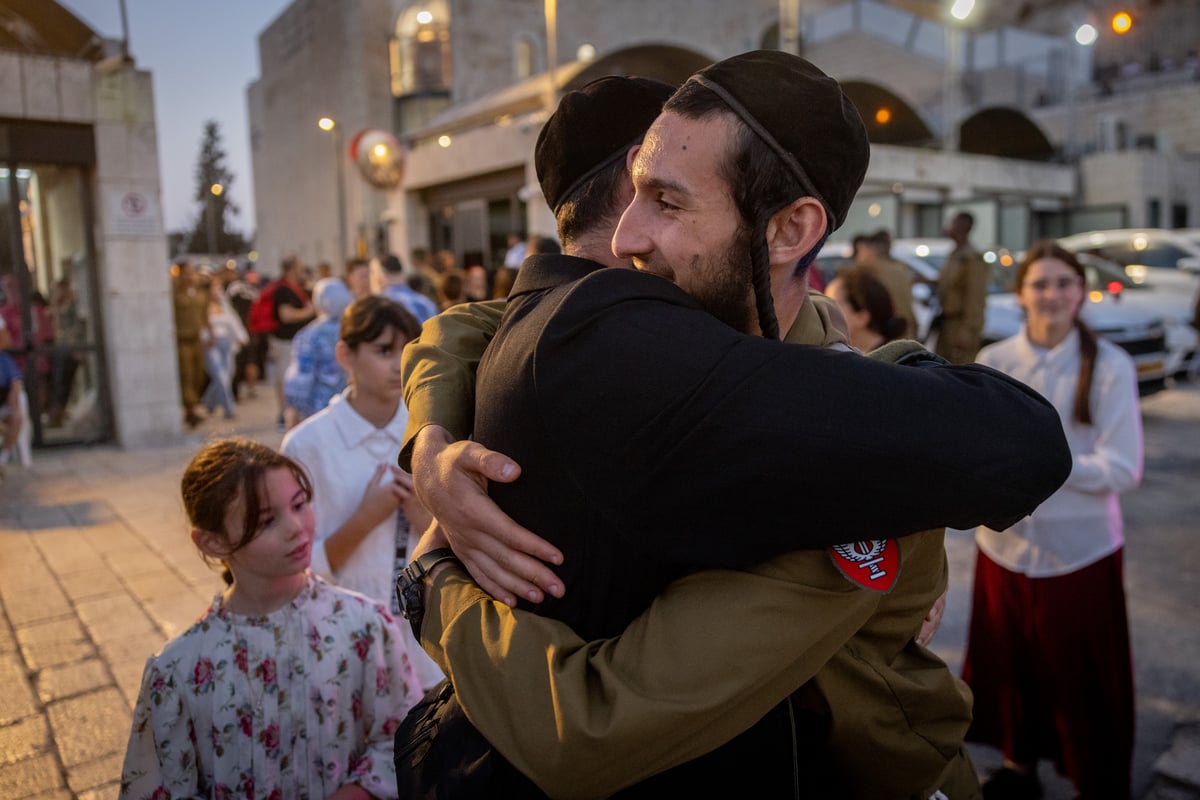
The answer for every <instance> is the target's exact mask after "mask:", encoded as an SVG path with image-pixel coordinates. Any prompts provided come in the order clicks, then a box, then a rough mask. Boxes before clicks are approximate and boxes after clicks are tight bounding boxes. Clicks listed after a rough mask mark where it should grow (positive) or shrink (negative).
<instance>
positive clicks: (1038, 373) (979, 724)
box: [963, 242, 1142, 800]
mask: <svg viewBox="0 0 1200 800" xmlns="http://www.w3.org/2000/svg"><path fill="white" fill-rule="evenodd" d="M1016 280H1017V283H1016V285H1017V297H1018V300H1019V301H1020V303H1021V306H1022V307H1023V308H1024V309H1025V315H1026V322H1025V326H1024V328H1023V329H1022V330H1021V332H1020V333H1018V334H1017V335H1016V336H1013V337H1011V338H1009V339H1005V340H1004V341H1002V342H998V343H996V344H994V345H991V346H990V347H986V348H984V349H983V350H982V351H981V352H980V353H979V356H978V361H979V363H981V364H986V365H988V366H991V367H994V368H996V369H998V370H1000V371H1001V372H1005V373H1007V374H1009V375H1012V376H1013V377H1015V378H1017V379H1019V380H1021V381H1023V382H1025V383H1027V384H1028V385H1030V386H1032V387H1033V388H1034V389H1037V390H1038V391H1039V392H1041V393H1042V394H1043V395H1044V396H1045V397H1046V399H1048V400H1049V401H1050V402H1051V403H1053V404H1054V406H1055V407H1056V408H1057V409H1058V412H1059V415H1060V416H1061V417H1062V424H1063V429H1064V431H1065V432H1066V435H1067V441H1068V442H1069V443H1070V446H1071V452H1072V454H1073V455H1074V459H1075V463H1074V467H1073V469H1072V470H1071V475H1070V477H1069V478H1068V479H1067V482H1066V483H1065V484H1064V485H1063V486H1062V488H1061V489H1059V490H1058V492H1056V493H1055V494H1054V495H1053V496H1051V497H1050V498H1049V499H1048V500H1047V501H1046V502H1045V503H1043V504H1042V505H1041V506H1039V507H1038V509H1037V510H1036V511H1035V512H1034V513H1033V514H1032V515H1030V516H1029V517H1026V518H1025V519H1023V520H1021V521H1020V522H1018V523H1017V524H1016V525H1014V526H1013V527H1012V528H1010V529H1009V530H1007V531H1002V532H998V531H993V530H990V529H988V528H979V530H978V531H977V532H976V535H975V541H976V544H977V545H978V547H979V551H978V554H977V558H976V566H975V591H974V599H973V607H972V611H971V625H970V633H969V638H968V642H967V653H966V658H965V662H964V665H963V679H964V680H965V681H966V682H967V683H968V684H970V686H971V689H972V690H973V691H974V693H975V713H974V722H973V723H972V725H971V729H970V731H969V732H968V734H967V739H968V740H970V741H976V742H982V743H985V744H989V745H992V746H994V747H997V748H999V749H1000V750H1002V751H1003V753H1004V767H1003V768H1002V769H1000V770H999V771H998V772H996V773H995V774H994V775H992V777H991V778H989V779H988V781H986V782H985V783H984V787H983V796H984V798H987V799H988V800H995V799H997V798H999V799H1000V800H1003V799H1004V798H1038V797H1040V796H1041V793H1042V790H1041V785H1040V783H1039V782H1038V778H1037V762H1038V760H1039V759H1042V758H1049V759H1052V760H1053V761H1054V763H1055V765H1056V766H1057V768H1058V770H1059V772H1061V773H1062V774H1064V775H1066V776H1067V777H1068V778H1070V779H1071V781H1072V782H1073V783H1074V784H1075V790H1076V793H1077V794H1078V796H1079V797H1081V798H1099V797H1104V798H1123V799H1124V800H1128V798H1129V797H1130V792H1131V787H1130V772H1131V763H1132V759H1133V726H1134V715H1133V669H1132V662H1131V658H1130V649H1129V626H1128V623H1127V621H1126V615H1125V589H1124V584H1123V579H1122V548H1123V545H1124V541H1125V539H1124V533H1123V524H1122V520H1121V508H1120V504H1119V503H1118V501H1117V494H1118V493H1119V492H1121V491H1124V490H1125V489H1129V488H1132V487H1134V486H1136V485H1137V484H1138V482H1139V481H1140V480H1141V475H1142V425H1141V415H1140V412H1139V409H1138V391H1137V372H1136V369H1135V367H1134V365H1133V362H1132V361H1131V360H1130V358H1129V356H1128V355H1126V354H1125V352H1124V351H1123V350H1121V349H1120V348H1118V347H1116V346H1115V345H1113V344H1111V343H1109V342H1107V341H1105V340H1103V339H1098V338H1097V337H1096V335H1095V334H1094V333H1092V331H1091V330H1089V329H1088V328H1087V326H1086V325H1084V324H1083V323H1082V322H1080V320H1079V310H1080V306H1081V305H1082V304H1083V300H1084V294H1085V291H1086V290H1085V287H1084V270H1083V267H1082V266H1081V265H1080V264H1079V262H1078V260H1076V258H1075V257H1074V256H1073V255H1072V254H1071V253H1069V252H1068V251H1066V250H1064V249H1062V248H1061V247H1058V246H1057V245H1055V244H1054V243H1052V242H1043V243H1039V244H1037V245H1035V246H1034V247H1033V248H1031V249H1030V251H1029V253H1028V254H1027V255H1026V257H1025V259H1024V260H1023V261H1022V262H1021V264H1020V266H1019V267H1017V279H1016Z"/></svg>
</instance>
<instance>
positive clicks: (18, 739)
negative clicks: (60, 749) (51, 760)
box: [0, 714, 54, 764]
mask: <svg viewBox="0 0 1200 800" xmlns="http://www.w3.org/2000/svg"><path fill="white" fill-rule="evenodd" d="M53 750H54V743H53V742H52V741H51V740H50V725H49V724H48V723H47V722H46V718H45V717H43V716H42V715H41V714H36V715H34V716H30V717H25V718H24V719H22V720H18V721H16V722H14V723H13V724H11V725H4V726H2V727H0V764H13V763H15V762H17V761H24V760H25V759H27V758H33V757H35V756H39V755H42V754H44V753H51V752H53Z"/></svg>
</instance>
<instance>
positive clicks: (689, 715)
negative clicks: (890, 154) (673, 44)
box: [121, 51, 1142, 800]
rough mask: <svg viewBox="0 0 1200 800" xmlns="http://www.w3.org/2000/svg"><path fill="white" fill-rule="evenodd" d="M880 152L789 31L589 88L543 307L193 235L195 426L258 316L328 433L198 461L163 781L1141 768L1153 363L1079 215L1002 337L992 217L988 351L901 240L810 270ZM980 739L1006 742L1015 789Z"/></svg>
mask: <svg viewBox="0 0 1200 800" xmlns="http://www.w3.org/2000/svg"><path fill="white" fill-rule="evenodd" d="M801 107H802V108H804V110H805V112H804V113H803V114H792V113H790V109H793V108H801ZM818 143H819V144H820V146H816V144H818ZM868 152H869V146H868V142H867V137H866V130H865V127H864V126H863V124H862V121H861V119H860V118H859V116H858V113H857V111H855V110H854V107H853V105H852V104H851V103H850V101H849V99H848V98H847V97H846V95H845V94H844V92H843V91H842V89H841V87H840V86H839V85H838V83H837V82H836V81H834V80H832V79H830V78H829V77H827V76H826V75H825V74H824V73H822V72H821V71H820V70H819V69H818V68H817V67H815V66H814V65H812V64H811V63H809V62H807V61H805V60H804V59H801V58H798V57H796V56H791V55H787V54H784V53H780V52H776V51H755V52H751V53H745V54H742V55H740V56H735V57H733V58H730V59H726V60H724V61H721V62H717V63H716V64H713V65H711V66H709V67H707V68H705V69H703V70H701V71H700V72H698V73H697V74H696V75H694V76H693V77H692V78H691V79H689V80H688V81H687V82H685V83H684V84H683V86H682V87H678V88H676V87H671V86H667V85H666V84H661V83H659V82H657V81H651V80H647V79H641V78H622V77H607V78H601V79H599V80H597V81H594V82H592V83H589V84H587V85H586V86H584V87H583V88H581V89H578V90H576V91H573V92H569V93H567V94H566V95H564V97H563V98H562V100H561V102H560V104H559V107H558V109H557V110H556V112H555V113H554V114H553V115H552V116H551V117H550V118H549V120H548V121H547V122H546V124H545V126H544V128H543V130H542V132H541V134H540V136H539V137H538V142H537V146H536V150H535V166H536V168H537V174H538V179H539V181H540V183H541V187H542V192H543V195H544V196H545V198H546V201H547V203H548V205H549V206H550V208H551V210H552V211H553V212H554V214H555V217H556V219H557V222H558V227H559V230H558V234H559V236H558V240H550V241H548V242H543V241H532V242H530V243H528V244H527V245H526V246H525V247H524V248H522V247H521V246H520V245H521V244H522V243H521V242H520V241H518V240H516V239H514V240H513V241H511V242H510V249H509V254H508V255H509V256H511V263H509V259H508V258H506V266H505V269H507V270H510V271H511V275H510V277H512V278H513V279H514V280H513V281H512V283H511V286H507V287H504V284H503V283H502V282H501V281H499V280H497V281H496V283H497V284H500V285H501V286H502V287H503V298H504V299H492V300H491V301H490V302H482V301H484V300H485V298H488V297H490V296H491V295H492V294H494V293H495V289H494V288H493V291H492V292H489V291H487V287H486V277H487V276H486V273H484V272H483V270H482V267H479V271H478V272H475V273H472V269H474V267H472V268H468V269H467V270H465V271H464V272H463V273H462V275H461V276H458V275H456V274H455V273H454V272H453V271H451V270H450V269H448V268H445V269H442V270H439V269H436V268H434V267H432V266H431V263H432V262H431V260H430V259H429V258H428V254H425V253H418V254H414V256H413V258H412V259H411V262H412V263H411V264H409V265H408V266H407V267H406V265H404V264H403V263H402V262H401V260H400V259H399V258H398V257H395V256H387V257H384V258H382V259H380V260H379V262H378V266H377V268H373V267H372V265H369V264H364V263H361V262H351V263H350V264H349V265H348V266H347V271H346V273H345V274H344V275H343V276H333V275H329V276H326V277H323V278H321V279H319V280H317V281H315V284H314V285H312V286H311V287H309V286H307V285H306V282H305V281H304V278H303V269H302V266H301V265H300V263H299V261H298V260H295V259H289V260H288V261H285V263H284V265H283V269H282V275H281V277H280V279H279V280H277V281H274V282H272V283H269V284H267V285H265V286H260V287H257V290H258V294H257V296H251V295H252V294H253V292H251V291H248V290H246V289H245V288H243V287H242V286H240V285H238V280H232V279H231V280H229V281H226V282H225V285H224V286H218V285H216V284H217V282H216V281H215V280H214V281H213V284H212V285H210V286H209V287H208V288H207V290H206V289H204V288H201V287H199V286H196V285H194V284H193V282H192V278H191V277H190V270H189V269H188V268H187V266H186V265H180V269H179V275H178V276H177V280H178V283H177V286H176V293H175V302H176V319H177V341H178V342H179V348H180V362H181V368H180V376H181V380H183V379H184V375H185V369H184V364H183V362H184V359H185V357H186V358H188V359H190V363H189V365H188V367H187V374H188V375H189V376H191V377H192V378H195V377H196V376H197V375H198V373H197V371H196V370H197V369H203V368H204V364H205V363H211V364H212V365H213V366H211V367H210V368H209V372H208V374H209V376H210V380H222V381H224V380H225V379H226V378H227V379H228V381H229V382H230V385H229V392H225V389H224V386H225V384H224V383H222V386H221V387H220V388H218V389H217V390H215V391H214V392H213V393H212V394H211V395H210V394H202V393H201V392H200V387H199V385H198V384H196V385H193V386H192V387H191V393H190V394H189V393H188V392H186V391H185V393H184V403H185V413H188V414H191V413H194V406H195V405H197V404H204V405H209V402H210V401H211V402H212V405H211V406H209V407H210V408H212V409H215V408H216V407H217V406H222V407H224V401H225V399H226V398H227V397H231V396H233V391H234V389H233V387H234V385H235V381H236V380H237V377H236V376H237V375H238V374H239V367H238V363H237V361H238V360H237V348H238V346H239V345H240V346H241V348H242V349H243V350H247V349H251V350H253V349H254V348H255V347H256V345H255V344H254V341H255V337H256V336H259V337H265V338H260V339H259V341H260V342H262V344H260V345H258V346H257V354H258V355H257V356H252V357H251V358H250V359H248V360H247V362H245V363H244V364H243V366H242V367H241V368H240V369H241V374H242V375H243V376H244V379H245V381H246V383H247V386H249V387H252V386H253V379H252V378H250V377H248V376H249V374H250V373H249V371H248V367H249V366H250V364H254V365H255V366H257V367H260V368H261V367H262V366H264V364H263V356H264V355H265V357H266V361H267V363H266V366H267V374H268V375H271V376H272V380H276V379H277V380H278V381H279V382H278V383H277V384H276V385H277V387H278V391H279V398H280V420H281V423H282V424H285V425H288V426H291V427H290V428H289V430H288V432H287V435H286V436H285V438H284V441H283V444H282V451H283V452H282V453H276V452H274V451H272V450H270V449H269V448H266V447H263V446H262V445H258V444H255V443H253V442H249V441H246V440H242V439H222V440H216V441H213V442H209V443H208V444H206V445H204V446H203V447H202V448H201V450H200V452H199V453H198V454H197V455H196V457H195V458H194V459H193V461H192V462H191V464H190V465H189V466H188V467H187V469H186V471H185V473H184V477H183V481H182V487H181V491H182V495H183V500H184V505H185V508H186V510H187V513H188V516H189V519H190V523H191V527H192V531H191V535H192V539H193V541H194V542H195V544H196V547H197V548H198V550H199V551H200V553H201V554H202V556H203V557H205V558H206V559H211V560H212V561H214V562H218V563H219V564H221V565H222V567H223V568H224V569H225V570H227V580H228V581H229V586H228V588H227V589H226V590H225V591H223V592H222V593H221V594H220V595H218V597H217V598H215V599H214V601H213V604H212V606H211V607H210V608H209V609H208V611H207V612H206V613H205V615H204V616H203V617H202V618H201V620H200V621H199V622H197V623H196V625H194V626H193V627H192V628H190V629H189V630H188V631H186V632H185V633H183V634H182V635H180V636H179V637H177V638H176V639H174V640H172V641H171V642H169V643H168V644H167V646H166V647H165V648H164V650H163V651H162V652H161V653H160V654H157V655H155V656H153V657H151V658H150V659H149V661H148V662H147V666H146V670H145V674H144V680H143V686H142V691H141V694H140V696H139V699H138V703H137V707H136V709H135V714H134V724H133V730H132V733H131V738H130V743H129V748H128V752H127V754H126V760H125V767H124V774H123V778H122V790H121V792H122V797H129V798H159V797H173V796H196V795H201V796H213V797H226V796H230V797H231V796H235V795H236V796H246V797H276V796H278V797H292V796H297V797H299V796H308V797H332V798H339V800H341V799H343V798H356V797H357V798H362V797H376V798H394V797H416V796H421V797H425V796H438V797H544V796H576V797H605V796H619V797H662V796H675V795H680V794H683V795H690V796H713V795H718V794H720V795H725V794H728V795H734V796H741V795H743V794H745V793H746V791H747V790H749V791H752V792H753V793H754V794H755V796H759V797H784V796H787V797H799V796H804V797H834V796H836V797H861V798H879V797H887V798H920V800H932V799H933V798H940V799H942V800H945V798H950V800H958V799H959V798H972V797H980V796H982V797H984V798H1000V799H1001V800H1003V799H1004V798H1035V797H1038V796H1039V795H1040V792H1041V788H1040V785H1039V784H1038V780H1037V773H1036V766H1037V763H1038V761H1039V760H1040V759H1052V760H1054V761H1055V763H1056V765H1057V766H1058V768H1059V769H1060V771H1062V772H1063V773H1064V774H1066V775H1067V776H1068V777H1069V778H1070V779H1071V780H1072V782H1073V783H1074V785H1075V787H1076V789H1077V791H1078V793H1079V796H1080V797H1087V798H1093V797H1120V798H1128V797H1129V796H1130V791H1131V789H1130V771H1131V761H1132V732H1133V716H1132V697H1133V687H1132V679H1131V670H1130V653H1129V642H1128V626H1127V623H1126V620H1125V611H1124V593H1123V588H1122V574H1121V551H1122V533H1121V525H1120V511H1119V506H1118V504H1117V494H1118V493H1119V492H1120V491H1123V490H1125V489H1127V488H1129V487H1131V486H1133V485H1136V483H1137V482H1138V480H1139V478H1140V474H1141V459H1142V453H1141V431H1140V418H1139V416H1138V409H1137V390H1136V377H1135V371H1134V369H1133V365H1132V363H1131V362H1130V360H1129V358H1128V356H1126V355H1125V354H1124V353H1123V351H1121V350H1120V349H1118V348H1116V347H1113V346H1111V345H1109V344H1107V343H1106V342H1104V341H1103V340H1099V339H1097V338H1096V337H1095V335H1094V334H1092V333H1091V332H1090V331H1089V330H1088V329H1087V328H1086V326H1085V325H1083V323H1082V322H1081V321H1080V320H1079V311H1080V306H1081V304H1082V302H1083V296H1084V289H1083V272H1082V268H1081V267H1080V266H1079V264H1078V262H1077V261H1075V260H1074V257H1073V256H1071V254H1070V253H1067V252H1065V251H1062V250H1061V249H1060V248H1055V247H1053V246H1052V245H1037V246H1035V247H1033V248H1031V249H1030V251H1029V253H1028V255H1027V256H1026V257H1025V260H1024V261H1023V262H1022V263H1021V265H1020V266H1019V267H1018V270H1017V276H1018V296H1019V299H1020V302H1021V305H1022V306H1023V308H1024V309H1025V311H1026V314H1027V322H1026V325H1025V327H1024V328H1023V329H1022V331H1021V332H1020V333H1019V334H1018V335H1017V336H1014V337H1013V338H1012V339H1010V340H1006V341H1004V342H1001V343H999V344H997V345H993V346H992V347H989V348H986V349H984V350H983V351H982V352H981V353H978V354H977V352H976V351H977V350H978V348H979V343H978V331H976V330H974V325H975V321H974V319H973V317H972V313H973V312H972V308H970V307H968V306H969V304H970V303H972V302H974V301H973V300H972V299H971V298H972V295H971V288H972V286H973V285H974V284H973V281H974V276H973V275H972V274H971V273H972V270H973V269H974V267H975V265H974V261H973V260H972V253H973V251H972V250H970V246H969V242H968V238H967V234H969V231H970V222H971V220H970V219H969V216H968V215H957V216H955V217H954V218H953V219H952V220H951V222H950V225H949V227H948V235H950V236H951V237H952V238H955V242H956V251H955V255H953V256H951V259H950V260H948V261H947V264H946V267H945V269H944V272H943V281H944V282H945V283H946V284H947V285H946V286H945V287H942V286H941V285H939V291H943V290H944V291H945V292H946V294H944V296H943V299H942V316H943V319H942V320H941V323H940V329H939V341H941V340H942V338H943V337H944V340H945V344H944V347H945V348H946V349H947V352H946V354H945V355H938V354H934V353H930V352H928V351H926V350H925V349H924V348H923V347H922V346H921V345H920V344H918V343H916V342H913V341H911V338H909V337H911V336H912V335H913V334H914V331H915V326H914V322H913V318H912V314H911V304H912V298H911V290H912V286H911V282H910V281H908V280H907V278H905V279H904V280H901V279H900V278H899V277H898V276H899V274H900V273H899V272H897V271H896V269H895V268H894V266H899V265H893V264H892V263H889V262H890V261H891V259H890V258H889V257H888V249H889V244H890V240H889V239H888V238H887V236H886V234H883V235H876V236H872V237H869V238H867V239H865V240H864V241H862V242H858V243H856V245H858V246H860V247H861V248H862V250H863V252H862V257H861V262H860V263H857V264H856V265H855V266H853V267H851V268H850V269H847V270H845V271H844V272H842V273H841V274H839V275H838V276H837V277H836V278H835V279H834V280H833V281H831V283H830V285H829V286H828V287H827V288H826V291H827V293H828V296H827V297H826V296H824V295H821V294H818V293H815V292H810V291H809V277H810V276H809V269H810V267H811V265H812V263H813V261H814V260H815V258H816V255H817V253H818V252H819V250H820V247H821V245H822V244H823V243H824V241H825V240H826V239H827V238H828V236H829V234H830V233H831V232H832V231H834V230H836V229H837V228H838V227H839V226H840V225H841V224H842V223H843V222H844V220H845V218H846V216H847V213H848V210H849V205H850V203H851V202H852V200H853V198H854V195H855V193H856V192H857V191H858V188H859V185H860V184H861V182H862V180H863V177H864V175H865V173H866V165H867V157H868ZM733 165H737V168H734V167H733ZM559 242H561V245H559ZM437 261H438V262H439V263H444V262H442V260H441V259H440V258H439V259H437ZM629 267H633V269H630V268H629ZM899 268H900V269H903V267H902V266H900V267H899ZM373 271H374V274H372V272H373ZM480 273H483V277H484V279H485V280H482V281H481V279H480V278H479V277H478V276H479V274H480ZM904 274H905V275H907V270H905V273H904ZM472 275H474V277H472ZM229 277H230V278H233V276H229ZM456 277H461V280H460V281H454V280H452V278H456ZM243 282H244V283H245V284H246V285H247V286H250V288H251V289H253V288H255V287H253V286H252V283H253V282H252V281H243ZM455 283H458V284H460V285H459V286H454V284H455ZM447 285H449V288H450V289H452V290H453V291H448V290H447ZM952 293H953V294H952ZM264 298H268V299H267V300H264ZM451 298H455V299H456V300H462V299H471V300H473V301H474V302H467V303H461V302H455V301H454V300H451ZM956 301H957V302H958V305H956V304H955V303H956ZM231 309H232V310H231ZM256 310H257V313H256ZM439 312H440V313H439ZM225 317H231V319H225ZM234 319H236V320H238V321H239V323H240V325H241V327H242V328H244V329H245V330H244V331H242V333H243V334H244V336H240V335H239V332H238V329H237V328H236V326H233V325H232V320H234ZM181 320H182V322H183V324H182V325H180V324H179V323H180V321H181ZM222 331H223V332H222ZM972 335H973V336H974V337H975V338H974V339H972ZM222 337H223V338H224V339H225V340H226V345H221V344H220V343H219V341H220V339H221V338H222ZM800 345H808V346H800ZM942 349H943V347H942V346H941V345H939V347H938V350H939V353H940V352H941V351H942ZM214 351H215V352H214ZM210 354H211V357H210ZM864 354H866V355H864ZM977 355H978V363H974V362H975V361H976V356H977ZM280 367H286V368H285V369H282V370H281V369H280ZM883 396H886V398H887V402H879V401H878V399H877V398H879V397H883ZM189 400H190V401H191V402H190V404H189ZM189 419H190V417H189ZM931 487H935V488H936V490H935V491H931ZM868 499H869V501H868V502H863V501H864V500H868ZM798 520H800V521H802V523H803V524H797V521H798ZM946 526H952V527H956V528H977V529H978V530H977V534H976V537H977V542H978V547H979V556H978V560H977V567H976V579H975V592H974V600H973V613H972V622H971V630H970V642H969V646H968V655H967V659H966V666H965V669H964V674H963V676H962V679H961V680H960V679H959V678H957V677H955V676H954V675H952V674H951V672H950V670H949V668H948V667H947V666H946V665H945V664H944V663H943V662H941V661H940V660H939V659H938V658H937V657H936V656H935V655H934V654H933V653H931V652H930V651H929V650H928V649H927V648H926V645H928V643H929V642H930V640H931V638H932V636H933V635H934V633H935V632H936V629H937V626H938V623H939V621H940V616H941V613H942V608H943V607H944V602H945V592H946V586H947V581H948V580H950V579H951V577H950V576H949V574H948V566H947V561H946V555H945V549H944V545H943V541H944V538H943V537H944V528H945V527H946ZM397 615H400V616H402V617H403V618H404V620H402V621H399V622H398V621H397ZM1084 620H1086V622H1083V621H1084ZM964 681H965V683H964ZM968 685H969V686H970V690H968V688H967V686H968ZM972 692H973V697H974V700H973V702H972ZM422 694H424V698H425V699H424V700H423V701H421V702H418V701H419V700H420V699H421V697H422ZM1113 708H1116V709H1119V711H1120V713H1119V714H1117V716H1116V717H1115V718H1114V717H1110V716H1108V714H1109V713H1110V710H1111V709H1113ZM1100 715H1104V718H1103V720H1101V718H1100ZM965 741H980V742H985V743H988V744H992V745H994V746H996V747H998V748H1000V749H1001V750H1002V751H1003V754H1004V758H1005V764H1004V767H1003V769H1001V770H1000V771H999V772H998V773H996V774H995V775H993V776H990V777H989V778H988V779H987V780H986V781H985V782H984V783H983V784H982V787H981V784H980V781H979V778H978V776H977V775H976V772H975V769H974V766H973V764H972V763H971V760H970V757H969V755H968V753H967V750H966V749H965V747H964V742H965Z"/></svg>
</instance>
